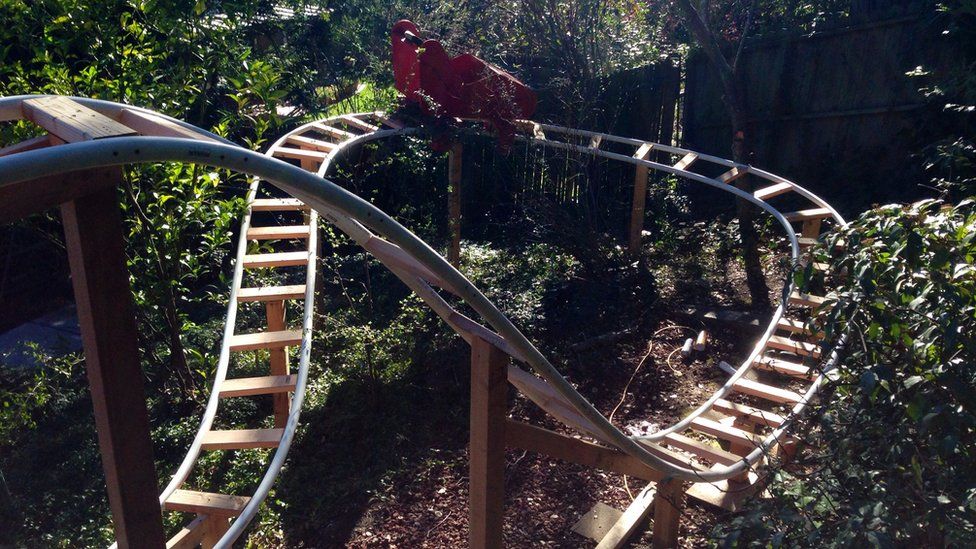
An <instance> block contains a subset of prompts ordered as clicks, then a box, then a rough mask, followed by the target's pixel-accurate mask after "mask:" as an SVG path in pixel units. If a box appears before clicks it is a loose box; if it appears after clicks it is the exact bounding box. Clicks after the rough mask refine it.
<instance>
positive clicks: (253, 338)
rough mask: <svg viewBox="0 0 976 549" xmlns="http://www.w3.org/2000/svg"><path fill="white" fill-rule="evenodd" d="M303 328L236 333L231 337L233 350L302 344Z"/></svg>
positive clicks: (274, 347)
mask: <svg viewBox="0 0 976 549" xmlns="http://www.w3.org/2000/svg"><path fill="white" fill-rule="evenodd" d="M301 343H302V331H301V330H277V331H273V332H256V333H253V334H235V335H233V336H231V338H230V350H231V351H254V350H257V349H281V348H282V347H292V346H295V345H301Z"/></svg>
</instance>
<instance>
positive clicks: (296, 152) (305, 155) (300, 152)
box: [271, 147, 329, 162]
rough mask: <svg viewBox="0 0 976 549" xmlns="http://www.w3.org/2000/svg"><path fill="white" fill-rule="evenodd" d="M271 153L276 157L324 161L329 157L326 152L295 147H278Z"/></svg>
mask: <svg viewBox="0 0 976 549" xmlns="http://www.w3.org/2000/svg"><path fill="white" fill-rule="evenodd" d="M271 154H272V155H273V156H275V157H281V158H294V159H296V160H314V161H316V162H322V161H324V160H325V159H327V158H328V157H329V155H328V154H326V153H324V152H320V151H307V150H305V149H293V148H291V147H276V148H274V149H272V150H271Z"/></svg>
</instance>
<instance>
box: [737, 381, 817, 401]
mask: <svg viewBox="0 0 976 549" xmlns="http://www.w3.org/2000/svg"><path fill="white" fill-rule="evenodd" d="M732 390H733V391H736V392H737V393H742V394H746V395H752V396H754V397H759V398H762V399H765V400H768V401H770V402H777V403H780V404H797V403H799V402H800V401H802V400H803V395H801V394H800V393H797V392H794V391H790V390H789V389H781V388H779V387H774V386H772V385H767V384H765V383H759V382H758V381H752V380H750V379H745V378H742V379H739V380H738V381H736V382H735V384H733V385H732Z"/></svg>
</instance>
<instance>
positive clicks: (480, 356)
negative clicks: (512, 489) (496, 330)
mask: <svg viewBox="0 0 976 549" xmlns="http://www.w3.org/2000/svg"><path fill="white" fill-rule="evenodd" d="M508 361H509V358H508V355H507V354H505V353H504V352H503V351H501V350H500V349H498V348H497V347H495V346H494V345H491V344H490V343H488V342H487V341H485V340H483V339H480V338H474V339H472V341H471V418H470V420H471V445H470V448H469V452H468V460H469V479H470V505H469V520H470V522H469V525H470V526H469V528H470V530H469V533H468V542H469V546H470V547H472V548H475V549H497V548H500V547H501V546H502V541H503V536H502V526H503V522H504V520H503V517H504V512H505V429H506V425H505V415H506V408H507V404H508V403H507V398H506V397H507V393H508V384H507V382H506V375H507V370H508Z"/></svg>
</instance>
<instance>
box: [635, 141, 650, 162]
mask: <svg viewBox="0 0 976 549" xmlns="http://www.w3.org/2000/svg"><path fill="white" fill-rule="evenodd" d="M653 149H654V143H641V144H640V146H639V147H637V151H636V152H635V153H634V158H636V159H638V160H647V156H648V155H649V154H651V151H652V150H653Z"/></svg>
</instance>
